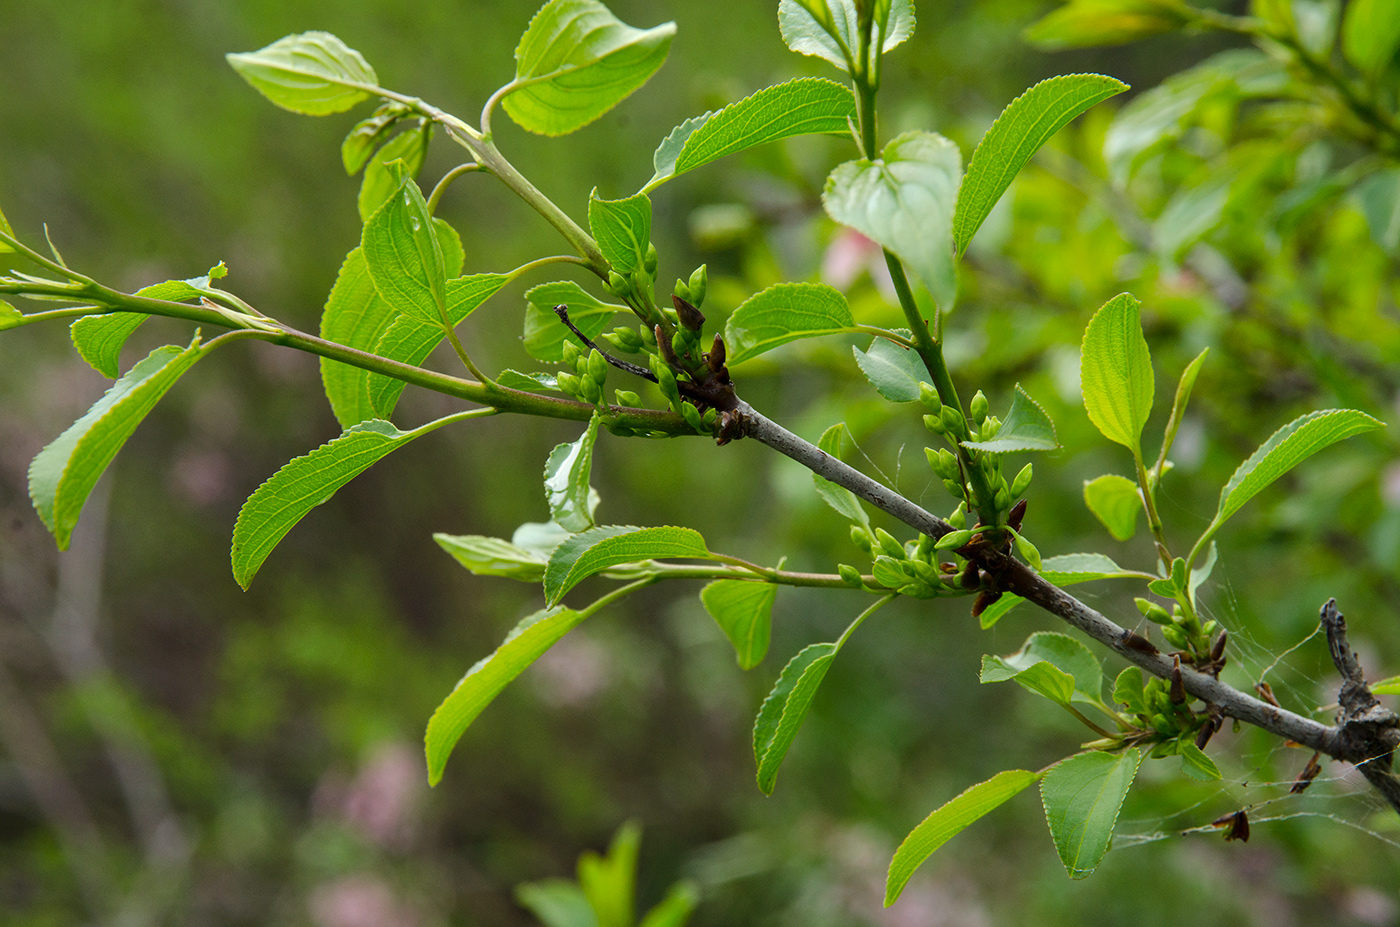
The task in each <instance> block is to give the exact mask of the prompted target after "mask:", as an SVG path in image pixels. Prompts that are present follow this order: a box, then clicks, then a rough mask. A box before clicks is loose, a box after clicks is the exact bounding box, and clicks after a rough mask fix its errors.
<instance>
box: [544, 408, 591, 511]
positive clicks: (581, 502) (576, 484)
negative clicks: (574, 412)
mask: <svg viewBox="0 0 1400 927" xmlns="http://www.w3.org/2000/svg"><path fill="white" fill-rule="evenodd" d="M599 421H600V417H599V415H598V413H596V412H595V413H593V417H592V418H591V419H589V421H588V427H587V428H586V429H584V432H583V434H582V435H581V436H580V437H579V439H578V440H577V441H570V442H568V443H565V444H560V445H558V446H557V447H555V448H554V450H553V451H551V452H550V454H549V459H548V460H547V461H545V465H544V495H545V501H546V502H548V503H549V511H550V514H551V515H553V516H554V521H555V523H556V524H558V525H559V527H561V528H563V529H564V530H565V531H568V532H570V533H578V532H580V531H587V530H588V529H589V528H592V527H593V513H592V510H591V509H590V507H589V505H588V496H589V492H590V491H591V487H590V486H589V484H588V479H589V476H590V475H591V474H592V472H593V445H594V444H595V443H596V442H597V440H598V423H599Z"/></svg>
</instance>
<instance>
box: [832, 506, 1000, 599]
mask: <svg viewBox="0 0 1400 927" xmlns="http://www.w3.org/2000/svg"><path fill="white" fill-rule="evenodd" d="M949 521H950V522H952V523H954V524H955V525H956V526H958V527H961V526H962V525H963V524H965V523H966V515H965V514H964V513H963V510H962V507H961V506H959V507H958V509H957V510H956V511H955V512H954V513H953V515H952V516H951V517H950V518H949ZM954 534H958V535H963V534H965V535H967V536H968V537H969V538H970V537H971V534H972V532H970V531H965V530H964V531H957V532H954ZM952 536H953V535H945V536H944V538H942V539H940V540H939V541H937V542H935V541H934V539H933V538H932V537H929V536H928V535H926V534H921V535H919V536H918V538H916V539H914V540H911V541H907V542H904V543H900V541H899V539H898V538H896V537H895V536H894V535H892V534H890V533H889V532H888V531H886V530H885V529H883V528H876V529H874V530H873V531H868V530H866V529H865V528H864V527H862V526H860V525H852V526H851V542H852V543H853V544H855V545H856V546H857V547H859V548H860V549H861V550H862V551H864V552H865V553H866V554H867V555H868V556H869V557H870V558H871V560H872V563H871V569H870V572H871V574H872V577H873V579H874V580H875V583H876V584H877V585H878V586H883V587H884V588H885V589H892V590H894V591H896V592H898V593H899V594H900V595H907V596H912V597H913V598H917V599H931V598H935V597H939V596H943V597H946V596H961V595H967V594H968V593H969V592H970V591H973V590H975V589H976V588H977V586H978V584H979V578H978V575H977V569H976V566H975V565H973V564H970V563H968V562H967V561H965V560H963V558H961V557H959V556H957V555H956V554H953V555H952V557H953V561H954V562H945V561H943V560H942V559H941V556H940V555H941V554H942V553H943V552H944V551H945V550H948V549H949V547H948V545H947V544H946V543H944V542H945V541H946V540H947V538H949V537H952ZM964 543H965V542H964ZM957 546H961V545H957ZM838 572H839V573H840V574H841V578H842V579H844V580H845V581H846V584H847V585H849V586H853V587H855V588H857V589H859V588H868V587H867V586H865V584H864V582H863V580H862V578H861V576H860V572H859V571H858V570H856V568H855V567H852V566H847V565H845V564H842V565H841V566H840V567H839V569H838ZM969 572H970V574H971V581H970V583H969Z"/></svg>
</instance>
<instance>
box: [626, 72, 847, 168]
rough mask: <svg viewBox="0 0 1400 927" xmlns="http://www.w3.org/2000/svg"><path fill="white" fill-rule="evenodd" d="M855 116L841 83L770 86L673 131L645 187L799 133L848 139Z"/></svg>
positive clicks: (812, 80)
mask: <svg viewBox="0 0 1400 927" xmlns="http://www.w3.org/2000/svg"><path fill="white" fill-rule="evenodd" d="M855 118H856V100H855V97H854V96H853V95H852V94H851V91H850V89H849V88H847V87H844V86H842V85H841V84H838V83H836V82H835V81H830V80H826V79H825V78H821V77H799V78H797V79H796V80H790V81H786V82H784V83H781V84H776V85H774V86H772V87H765V88H763V89H762V90H760V91H758V92H757V93H754V94H752V95H750V96H747V97H745V98H744V99H742V100H739V101H737V102H735V103H730V104H729V105H728V106H726V107H724V108H723V109H721V110H720V111H719V112H717V113H706V114H705V115H703V116H694V117H692V118H690V119H687V120H686V121H685V122H683V123H681V124H680V125H679V126H677V127H676V128H675V129H673V130H672V131H671V134H670V135H668V136H666V138H665V140H664V141H662V143H661V145H660V146H659V147H658V148H657V149H656V154H655V155H653V156H652V165H653V166H654V167H655V168H656V173H655V174H653V175H652V178H651V180H648V181H647V185H646V186H645V187H643V188H642V189H643V190H644V191H647V190H652V189H655V188H656V187H658V186H660V185H661V184H662V183H665V182H666V181H667V180H670V179H671V178H672V177H675V176H677V175H680V174H684V173H685V172H686V171H691V170H694V169H695V168H697V167H700V166H701V165H704V164H709V163H710V162H711V161H715V160H718V159H719V158H723V157H725V156H726V155H731V154H735V153H736V152H740V151H744V150H745V149H748V148H752V147H754V146H755V145H764V144H767V143H768V142H776V141H778V140H779V139H784V138H792V137H794V136H797V135H842V134H845V133H847V132H849V131H850V120H854V119H855Z"/></svg>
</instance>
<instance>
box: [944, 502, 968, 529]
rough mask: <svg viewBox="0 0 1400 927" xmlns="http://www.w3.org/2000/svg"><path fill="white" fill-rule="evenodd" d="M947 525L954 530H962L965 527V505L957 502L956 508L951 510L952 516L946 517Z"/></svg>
mask: <svg viewBox="0 0 1400 927" xmlns="http://www.w3.org/2000/svg"><path fill="white" fill-rule="evenodd" d="M948 524H950V525H952V526H953V527H954V528H964V527H966V526H967V503H966V502H959V503H958V507H957V508H955V509H953V514H952V515H949V516H948Z"/></svg>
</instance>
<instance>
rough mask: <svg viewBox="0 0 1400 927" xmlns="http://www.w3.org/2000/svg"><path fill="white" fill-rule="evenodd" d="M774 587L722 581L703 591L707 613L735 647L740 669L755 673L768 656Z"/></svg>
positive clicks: (771, 584) (776, 588)
mask: <svg viewBox="0 0 1400 927" xmlns="http://www.w3.org/2000/svg"><path fill="white" fill-rule="evenodd" d="M777 595H778V587H777V586H776V585H775V584H773V583H755V582H746V581H744V580H739V579H719V580H715V581H714V582H712V583H710V584H709V585H707V586H705V588H704V589H702V590H700V601H701V602H702V603H703V604H704V606H705V611H707V612H709V613H710V617H711V618H713V619H714V620H715V623H716V624H718V625H719V626H720V630H722V631H723V632H724V636H725V637H727V638H729V642H730V643H731V644H733V645H734V654H735V656H736V657H737V658H738V660H739V668H740V669H746V670H747V669H753V668H754V667H755V666H757V665H758V664H759V663H761V662H763V658H764V656H766V655H767V653H768V642H769V638H770V636H771V631H772V626H773V600H774V599H776V598H777Z"/></svg>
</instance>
